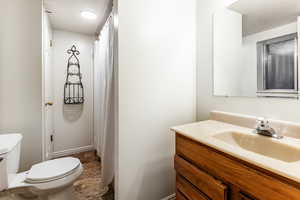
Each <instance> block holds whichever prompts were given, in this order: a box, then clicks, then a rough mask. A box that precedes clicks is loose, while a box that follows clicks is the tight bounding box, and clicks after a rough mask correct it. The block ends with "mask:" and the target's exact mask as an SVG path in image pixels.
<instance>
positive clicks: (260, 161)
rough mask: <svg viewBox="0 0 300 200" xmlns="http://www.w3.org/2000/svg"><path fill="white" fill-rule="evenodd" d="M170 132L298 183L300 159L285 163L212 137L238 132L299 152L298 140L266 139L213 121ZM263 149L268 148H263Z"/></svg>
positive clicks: (179, 127) (246, 129)
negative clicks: (286, 146) (283, 145)
mask: <svg viewBox="0 0 300 200" xmlns="http://www.w3.org/2000/svg"><path fill="white" fill-rule="evenodd" d="M171 130H172V131H174V132H177V133H179V134H182V135H184V136H186V137H188V138H190V139H193V140H195V141H198V142H200V143H203V144H206V145H208V146H210V147H213V148H215V149H217V150H219V151H222V152H224V153H227V154H230V155H232V156H234V157H237V158H239V159H241V160H244V161H247V162H249V163H252V164H254V165H257V166H259V167H262V168H264V169H267V170H270V171H272V172H274V173H277V174H279V175H281V176H284V177H286V178H289V179H292V180H295V181H297V182H299V183H300V157H299V160H296V161H295V162H285V161H282V160H278V159H275V158H272V157H268V156H264V155H262V154H258V153H254V152H252V151H248V150H246V149H244V148H242V147H238V146H234V145H231V144H229V143H226V142H224V141H221V140H219V139H217V138H216V137H214V136H216V135H218V134H222V133H225V132H239V133H240V134H245V135H251V137H263V138H259V140H261V139H262V140H265V142H273V143H280V144H285V145H288V146H289V147H292V148H291V149H294V150H295V151H297V152H298V151H299V152H300V139H296V138H291V137H284V138H283V139H281V140H278V139H273V138H268V137H264V136H260V135H257V134H255V133H253V129H250V128H246V127H242V126H237V125H232V124H229V123H224V122H220V121H215V120H207V121H201V122H197V123H192V124H186V125H182V126H176V127H173V128H171ZM263 148H269V147H268V146H265V147H263ZM274 152H276V151H274ZM291 153H293V152H291Z"/></svg>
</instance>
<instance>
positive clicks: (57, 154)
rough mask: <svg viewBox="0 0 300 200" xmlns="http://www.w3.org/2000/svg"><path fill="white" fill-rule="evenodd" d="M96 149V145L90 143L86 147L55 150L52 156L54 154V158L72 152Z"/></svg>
mask: <svg viewBox="0 0 300 200" xmlns="http://www.w3.org/2000/svg"><path fill="white" fill-rule="evenodd" d="M94 149H95V147H94V146H93V145H89V146H85V147H79V148H74V149H68V150H64V151H57V152H53V153H52V154H51V156H52V158H59V157H63V156H69V155H72V154H76V153H81V152H85V151H92V150H94Z"/></svg>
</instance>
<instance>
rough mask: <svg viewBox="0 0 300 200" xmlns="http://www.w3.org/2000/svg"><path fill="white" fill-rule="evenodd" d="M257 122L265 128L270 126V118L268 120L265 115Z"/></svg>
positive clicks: (259, 126) (258, 125) (260, 126)
mask: <svg viewBox="0 0 300 200" xmlns="http://www.w3.org/2000/svg"><path fill="white" fill-rule="evenodd" d="M256 122H257V124H256V127H257V128H261V129H264V128H268V127H269V120H267V119H266V118H264V117H258V118H257V120H256Z"/></svg>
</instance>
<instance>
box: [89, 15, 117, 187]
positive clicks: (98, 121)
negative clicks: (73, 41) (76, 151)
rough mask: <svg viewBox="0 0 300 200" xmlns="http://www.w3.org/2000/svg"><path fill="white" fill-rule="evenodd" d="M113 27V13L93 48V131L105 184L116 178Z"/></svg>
mask: <svg viewBox="0 0 300 200" xmlns="http://www.w3.org/2000/svg"><path fill="white" fill-rule="evenodd" d="M113 45H114V26H113V17H112V16H110V17H109V18H108V19H107V22H106V24H105V25H104V27H103V29H102V31H101V33H100V36H99V38H98V40H97V41H96V42H95V49H94V133H95V147H96V149H97V153H98V155H99V156H100V158H101V163H102V168H101V170H102V181H103V185H104V186H108V185H109V184H110V183H112V181H113V178H114V133H115V129H114V127H115V123H114V113H115V112H114V67H113Z"/></svg>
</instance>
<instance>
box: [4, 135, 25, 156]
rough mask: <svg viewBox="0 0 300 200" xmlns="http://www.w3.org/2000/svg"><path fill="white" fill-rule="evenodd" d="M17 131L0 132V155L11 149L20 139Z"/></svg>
mask: <svg viewBox="0 0 300 200" xmlns="http://www.w3.org/2000/svg"><path fill="white" fill-rule="evenodd" d="M22 137H23V136H22V135H21V134H19V133H13V134H0V155H2V154H6V153H8V152H10V151H12V150H13V149H14V148H15V147H16V146H17V145H18V144H19V143H20V142H21V140H22Z"/></svg>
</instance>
